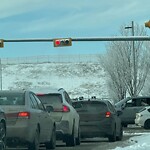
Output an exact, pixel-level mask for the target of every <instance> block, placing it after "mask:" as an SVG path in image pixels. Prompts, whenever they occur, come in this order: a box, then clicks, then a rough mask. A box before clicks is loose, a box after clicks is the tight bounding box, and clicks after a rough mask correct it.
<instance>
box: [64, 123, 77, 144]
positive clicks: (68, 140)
mask: <svg viewBox="0 0 150 150" xmlns="http://www.w3.org/2000/svg"><path fill="white" fill-rule="evenodd" d="M75 145H76V138H75V134H74V126H73V129H72V134H71V135H68V136H67V137H66V146H75Z"/></svg>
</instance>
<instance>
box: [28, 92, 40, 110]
mask: <svg viewBox="0 0 150 150" xmlns="http://www.w3.org/2000/svg"><path fill="white" fill-rule="evenodd" d="M30 100H31V107H32V108H33V109H39V106H38V103H37V101H36V100H35V98H34V96H33V94H31V93H30Z"/></svg>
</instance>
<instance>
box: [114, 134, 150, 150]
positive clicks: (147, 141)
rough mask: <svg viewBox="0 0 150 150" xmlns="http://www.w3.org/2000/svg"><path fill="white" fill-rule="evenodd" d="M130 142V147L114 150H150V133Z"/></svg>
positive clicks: (136, 137) (134, 138) (135, 137)
mask: <svg viewBox="0 0 150 150" xmlns="http://www.w3.org/2000/svg"><path fill="white" fill-rule="evenodd" d="M128 142H129V144H130V146H127V147H117V148H115V149H113V150H150V133H145V134H142V135H138V136H136V135H135V136H134V137H132V138H130V139H129V141H128Z"/></svg>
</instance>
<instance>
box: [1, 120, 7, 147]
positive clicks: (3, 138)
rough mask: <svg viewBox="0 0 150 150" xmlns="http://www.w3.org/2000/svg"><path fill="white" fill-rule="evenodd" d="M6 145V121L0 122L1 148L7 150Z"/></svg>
mask: <svg viewBox="0 0 150 150" xmlns="http://www.w3.org/2000/svg"><path fill="white" fill-rule="evenodd" d="M5 147H6V128H5V124H4V123H2V122H1V123H0V150H5Z"/></svg>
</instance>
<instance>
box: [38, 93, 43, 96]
mask: <svg viewBox="0 0 150 150" xmlns="http://www.w3.org/2000/svg"><path fill="white" fill-rule="evenodd" d="M36 95H37V96H43V95H45V94H42V93H38V94H36Z"/></svg>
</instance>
